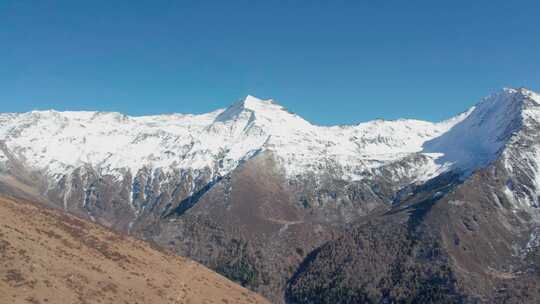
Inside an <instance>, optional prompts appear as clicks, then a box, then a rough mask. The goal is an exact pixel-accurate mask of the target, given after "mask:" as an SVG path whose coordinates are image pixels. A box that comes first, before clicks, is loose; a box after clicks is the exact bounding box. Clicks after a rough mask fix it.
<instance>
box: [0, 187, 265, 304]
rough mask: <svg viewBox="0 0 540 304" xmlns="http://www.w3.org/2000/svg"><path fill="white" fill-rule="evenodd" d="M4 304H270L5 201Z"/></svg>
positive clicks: (192, 269) (159, 256)
mask: <svg viewBox="0 0 540 304" xmlns="http://www.w3.org/2000/svg"><path fill="white" fill-rule="evenodd" d="M0 223H2V225H1V226H0V256H1V257H2V262H1V263H2V266H1V267H0V303H268V302H267V301H266V300H265V299H263V298H262V297H260V296H258V295H256V294H254V293H252V292H250V291H248V290H246V289H244V288H242V287H240V286H238V285H236V284H234V283H232V282H230V281H229V280H227V279H225V278H224V277H222V276H220V275H218V274H216V273H213V272H211V271H210V270H208V269H206V268H204V267H203V266H201V265H199V264H197V263H195V262H193V261H190V260H188V259H185V258H181V257H177V256H174V255H172V254H170V253H165V252H162V251H158V250H156V249H154V248H152V247H150V246H149V245H148V244H145V243H144V242H141V241H137V240H134V239H132V238H130V237H126V236H121V235H117V234H114V233H112V232H111V231H109V230H107V229H105V228H103V227H100V226H98V225H96V224H92V223H88V222H85V221H81V220H79V219H77V218H75V217H73V216H69V215H67V214H64V213H61V212H57V211H53V210H48V209H44V208H43V207H38V206H35V205H33V204H31V203H28V202H23V201H15V200H13V199H11V198H7V197H0Z"/></svg>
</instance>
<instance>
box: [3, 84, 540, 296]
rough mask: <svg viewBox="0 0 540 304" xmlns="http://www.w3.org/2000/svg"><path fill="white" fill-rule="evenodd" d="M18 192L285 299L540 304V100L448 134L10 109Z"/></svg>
mask: <svg viewBox="0 0 540 304" xmlns="http://www.w3.org/2000/svg"><path fill="white" fill-rule="evenodd" d="M0 193H3V194H5V195H10V196H12V197H16V198H19V199H24V200H32V201H37V202H39V203H41V204H43V205H45V206H47V207H51V208H57V209H61V210H62V211H63V212H68V213H71V214H73V215H75V216H78V217H80V218H83V219H87V220H90V221H93V222H95V223H97V224H100V225H103V226H106V227H109V228H112V229H113V230H115V231H117V232H120V233H127V234H130V235H131V236H133V237H136V238H139V239H141V240H144V241H148V242H151V243H153V244H156V245H157V246H159V247H160V248H164V249H167V250H172V251H174V252H175V253H176V254H178V255H180V256H186V257H189V258H192V259H194V260H196V261H198V262H200V263H202V264H204V265H205V266H207V267H209V268H211V269H213V270H215V271H217V272H218V273H220V274H222V275H224V276H226V277H227V278H229V279H231V280H233V281H236V282H238V283H240V284H242V285H243V286H245V287H247V288H249V289H251V290H253V291H256V292H259V293H261V294H262V295H264V296H266V297H267V298H269V299H270V300H271V301H273V302H275V303H537V302H538V301H540V209H539V193H540V95H538V94H537V93H535V92H532V91H530V90H528V89H525V88H519V89H510V88H509V89H504V90H501V91H500V92H497V93H495V94H493V95H491V96H488V97H486V98H484V99H483V100H481V101H480V102H479V103H478V104H476V105H475V106H474V107H472V108H470V109H468V110H466V111H465V112H463V113H461V114H459V115H456V116H454V117H452V118H449V119H447V120H445V121H442V122H437V123H433V122H428V121H421V120H413V119H399V120H393V121H387V120H375V121H370V122H365V123H360V124H356V125H344V126H318V125H314V124H311V123H310V122H308V121H306V120H304V119H303V118H301V117H300V116H298V115H296V114H294V113H291V112H289V111H288V110H286V109H285V108H283V107H282V106H280V105H279V104H278V103H276V102H275V101H273V100H260V99H258V98H256V97H253V96H247V97H246V98H245V99H243V100H241V101H239V102H237V103H234V104H232V105H231V106H229V107H228V108H226V109H220V110H217V111H214V112H211V113H207V114H200V115H190V114H171V115H158V116H140V117H132V116H127V115H123V114H120V113H108V112H107V113H105V112H58V111H32V112H27V113H3V114H0Z"/></svg>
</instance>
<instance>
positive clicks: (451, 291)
mask: <svg viewBox="0 0 540 304" xmlns="http://www.w3.org/2000/svg"><path fill="white" fill-rule="evenodd" d="M539 101H540V98H539V96H538V95H537V94H535V93H533V92H530V91H528V90H525V89H520V90H505V91H503V92H501V93H499V94H497V95H494V96H493V97H492V98H489V99H486V100H484V101H483V102H482V103H480V104H479V105H477V106H476V107H475V109H474V110H473V111H472V113H471V114H470V115H469V116H468V117H467V118H466V119H465V120H463V121H462V122H461V123H459V124H457V125H456V126H454V128H452V129H451V130H450V131H449V132H447V133H446V134H444V135H442V136H441V137H439V138H436V139H434V140H433V141H432V142H430V143H428V144H427V146H428V147H429V149H435V150H436V151H438V152H440V153H442V154H443V156H442V158H443V159H445V160H446V161H451V163H452V167H453V168H454V170H455V171H454V172H456V173H457V174H459V175H458V176H457V177H458V178H452V177H449V178H447V177H445V176H440V177H439V178H436V179H434V180H432V181H430V182H428V183H426V184H424V185H422V186H421V187H418V188H416V189H414V190H413V191H411V193H410V194H409V195H408V196H407V197H405V198H403V199H402V200H400V201H399V202H397V203H396V204H395V205H394V206H393V207H392V209H391V210H390V211H389V212H386V213H383V214H373V216H371V217H369V218H368V219H366V220H360V221H358V222H356V223H354V224H353V225H351V227H350V228H349V229H347V230H345V231H344V232H343V234H342V235H341V236H340V237H338V238H336V239H335V240H332V241H329V242H327V243H326V244H324V245H322V246H321V247H320V248H317V249H316V250H314V251H313V252H312V253H311V254H310V255H309V256H308V257H307V258H306V259H305V260H304V262H303V264H302V265H301V266H300V267H299V268H298V270H297V272H296V274H295V275H294V276H293V279H292V280H291V281H290V284H289V286H288V293H287V294H288V298H289V300H290V301H291V303H313V302H317V303H335V302H336V301H335V299H336V298H338V299H340V300H339V302H340V303H357V302H359V301H360V302H366V303H379V302H381V301H383V302H384V301H386V302H401V301H412V302H422V303H423V302H429V303H469V302H471V303H478V302H480V303H537V302H538V301H539V300H540V288H538V286H540V285H539V283H540V271H539V270H540V268H539V265H540V259H539V256H540V246H539V242H538V239H539V238H538V235H539V234H538V232H539V231H540V221H539V219H540V210H539V209H538V195H537V193H538V190H539V188H538V183H537V180H538V173H539V172H540V171H539V166H538V162H539V161H540V158H539V157H538V154H536V151H537V149H538V148H539V147H540V138H539V135H540V120H539V119H538V118H539V117H540V116H539V114H540V103H539ZM444 152H446V153H444ZM463 174H465V175H463ZM469 174H470V175H469ZM359 273H361V274H365V275H358V274H359ZM328 274H330V275H328Z"/></svg>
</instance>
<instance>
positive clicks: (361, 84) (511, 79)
mask: <svg viewBox="0 0 540 304" xmlns="http://www.w3.org/2000/svg"><path fill="white" fill-rule="evenodd" d="M82 2H83V1H19V0H15V1H8V0H0V112H10V111H17V112H20V111H28V110H32V109H49V108H54V109H58V110H65V109H71V110H80V109H85V110H106V111H120V112H124V113H128V114H132V115H142V114H156V113H168V112H183V113H185V112H189V113H201V112H207V111H210V110H214V109H217V108H221V107H225V106H227V105H229V104H230V103H232V102H234V101H235V100H238V99H239V98H241V97H242V96H245V95H247V94H252V95H256V96H258V97H261V98H273V99H276V100H277V101H278V102H279V103H281V104H282V105H284V106H285V107H287V108H288V109H289V110H291V111H293V112H296V113H298V114H300V115H301V116H303V117H305V118H306V119H308V120H310V121H312V122H314V123H318V124H338V123H355V122H360V121H365V120H369V119H374V118H386V119H394V118H399V117H409V118H420V119H427V120H440V119H443V118H446V117H449V116H451V115H454V114H456V113H458V112H461V111H463V110H465V109H466V108H467V107H469V106H471V105H472V104H474V103H475V102H477V101H478V100H479V99H480V98H481V97H483V96H485V95H487V94H490V93H492V92H493V91H496V90H498V89H500V88H502V87H504V86H526V87H529V88H531V89H533V90H540V2H539V1H497V0H492V1H470V0H468V1H339V0H336V1H268V0H267V1H135V0H133V1H117V0H115V1H84V2H85V3H84V4H83V3H82Z"/></svg>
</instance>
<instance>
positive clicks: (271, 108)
mask: <svg viewBox="0 0 540 304" xmlns="http://www.w3.org/2000/svg"><path fill="white" fill-rule="evenodd" d="M281 111H286V110H285V109H284V108H283V107H282V106H280V105H278V104H277V103H275V102H274V101H273V100H272V99H266V100H265V99H260V98H257V97H255V96H253V95H247V96H246V97H245V98H244V99H242V100H240V101H238V102H236V103H234V104H232V105H230V106H229V107H228V108H226V109H225V111H223V112H222V113H221V114H219V115H218V116H217V117H216V120H215V121H227V120H234V119H236V118H238V117H240V116H241V115H242V114H244V113H246V114H247V115H251V114H256V115H257V116H268V115H276V114H277V113H278V112H281Z"/></svg>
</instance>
